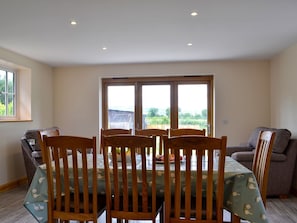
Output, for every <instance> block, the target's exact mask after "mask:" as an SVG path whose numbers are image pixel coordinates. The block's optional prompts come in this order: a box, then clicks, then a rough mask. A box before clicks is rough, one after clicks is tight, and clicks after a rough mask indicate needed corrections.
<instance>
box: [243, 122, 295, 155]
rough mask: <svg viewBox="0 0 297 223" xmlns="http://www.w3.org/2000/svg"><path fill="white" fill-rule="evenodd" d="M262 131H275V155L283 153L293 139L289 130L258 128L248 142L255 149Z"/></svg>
mask: <svg viewBox="0 0 297 223" xmlns="http://www.w3.org/2000/svg"><path fill="white" fill-rule="evenodd" d="M260 131H275V132H276V134H275V139H274V143H273V152H274V153H283V152H284V151H285V149H286V147H287V145H288V143H289V140H290V138H291V132H290V131H289V130H288V129H276V128H267V127H258V128H256V129H255V130H254V131H253V132H252V134H251V136H250V138H249V141H248V144H249V146H251V147H253V148H255V147H256V144H257V139H258V135H259V132H260Z"/></svg>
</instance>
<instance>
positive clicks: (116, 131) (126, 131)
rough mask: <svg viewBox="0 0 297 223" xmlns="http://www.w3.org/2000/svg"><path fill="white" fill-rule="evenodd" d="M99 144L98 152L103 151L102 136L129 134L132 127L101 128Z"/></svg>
mask: <svg viewBox="0 0 297 223" xmlns="http://www.w3.org/2000/svg"><path fill="white" fill-rule="evenodd" d="M100 133H101V138H100V140H101V146H100V153H103V150H102V137H103V136H104V135H105V136H112V135H131V134H132V129H103V128H102V129H101V131H100Z"/></svg>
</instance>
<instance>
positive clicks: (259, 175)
mask: <svg viewBox="0 0 297 223" xmlns="http://www.w3.org/2000/svg"><path fill="white" fill-rule="evenodd" d="M274 139H275V132H273V131H261V132H260V133H259V137H258V141H257V144H256V148H255V155H254V159H253V166H252V170H253V173H254V175H255V177H256V180H257V182H258V185H259V189H260V193H261V196H262V201H263V203H264V205H266V192H267V184H268V175H269V167H270V159H271V155H272V149H273V142H274Z"/></svg>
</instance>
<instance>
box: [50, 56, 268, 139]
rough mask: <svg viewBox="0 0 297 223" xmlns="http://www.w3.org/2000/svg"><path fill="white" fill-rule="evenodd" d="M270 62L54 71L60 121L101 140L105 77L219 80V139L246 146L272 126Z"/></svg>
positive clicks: (71, 131)
mask: <svg viewBox="0 0 297 223" xmlns="http://www.w3.org/2000/svg"><path fill="white" fill-rule="evenodd" d="M269 71H270V69H269V62H268V61H239V62H235V61H230V62H189V63H155V64H125V65H98V66H79V67H65V68H56V69H54V86H55V90H54V108H55V110H54V120H55V125H57V126H59V127H60V128H61V130H62V132H63V133H64V134H72V135H83V136H93V135H95V136H98V132H99V128H100V127H101V123H100V121H99V117H98V116H99V113H98V112H99V111H100V107H101V99H100V97H99V95H100V92H101V87H100V86H99V85H100V80H101V78H102V77H120V76H122V77H128V76H168V75H203V74H214V76H215V123H216V124H215V135H216V136H221V135H227V136H228V145H238V144H239V143H243V142H246V141H247V139H248V137H249V134H250V132H251V131H252V129H254V128H255V127H256V126H270V76H269Z"/></svg>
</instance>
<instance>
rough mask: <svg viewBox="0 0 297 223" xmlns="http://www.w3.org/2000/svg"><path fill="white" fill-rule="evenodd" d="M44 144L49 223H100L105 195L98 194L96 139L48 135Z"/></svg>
mask: <svg viewBox="0 0 297 223" xmlns="http://www.w3.org/2000/svg"><path fill="white" fill-rule="evenodd" d="M43 142H44V148H45V161H46V172H47V183H48V222H55V221H56V220H60V221H67V222H68V221H69V220H77V221H80V222H86V221H92V222H97V218H98V217H99V216H100V215H101V214H102V213H103V211H104V210H105V196H102V195H101V196H98V195H97V153H96V137H93V138H83V137H75V136H53V137H47V136H46V135H45V136H44V138H43ZM69 151H71V155H69ZM90 151H91V153H90Z"/></svg>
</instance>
